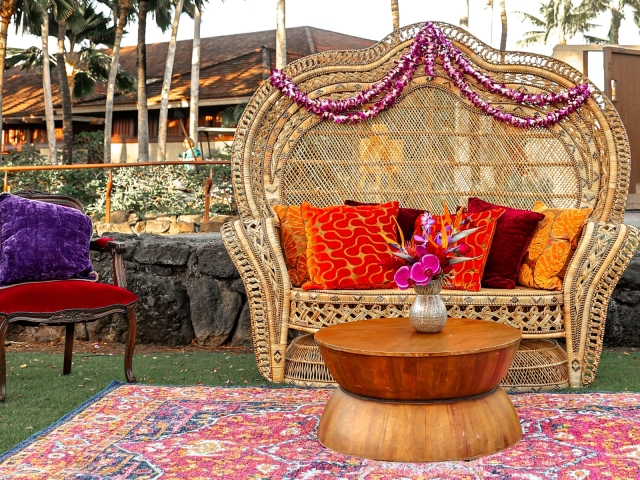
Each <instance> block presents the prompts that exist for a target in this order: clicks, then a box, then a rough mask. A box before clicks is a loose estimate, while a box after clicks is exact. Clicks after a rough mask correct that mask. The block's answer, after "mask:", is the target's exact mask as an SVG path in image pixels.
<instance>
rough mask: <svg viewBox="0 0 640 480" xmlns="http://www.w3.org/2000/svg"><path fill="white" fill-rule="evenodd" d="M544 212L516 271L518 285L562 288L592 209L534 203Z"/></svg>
mask: <svg viewBox="0 0 640 480" xmlns="http://www.w3.org/2000/svg"><path fill="white" fill-rule="evenodd" d="M533 210H534V211H535V212H540V213H542V214H543V215H544V220H542V221H541V222H540V224H539V225H538V228H537V230H536V232H535V233H534V235H533V239H532V240H531V244H530V245H529V248H528V249H527V253H526V255H525V257H524V261H523V263H522V265H521V266H520V272H519V273H518V284H519V285H523V286H525V287H532V288H541V289H544V290H562V280H563V279H564V274H565V272H566V270H567V266H568V265H569V262H570V260H571V257H572V256H573V252H574V251H575V248H576V246H577V242H578V240H579V239H580V234H581V233H582V227H583V225H584V222H585V221H586V220H587V217H588V216H589V214H590V213H591V212H592V209H591V208H580V209H578V208H567V209H560V208H548V207H547V206H546V205H545V204H544V203H542V202H536V203H535V205H534V207H533Z"/></svg>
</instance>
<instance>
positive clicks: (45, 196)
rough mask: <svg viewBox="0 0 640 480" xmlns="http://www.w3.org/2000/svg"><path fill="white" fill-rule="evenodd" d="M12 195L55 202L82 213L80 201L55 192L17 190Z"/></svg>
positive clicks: (82, 208)
mask: <svg viewBox="0 0 640 480" xmlns="http://www.w3.org/2000/svg"><path fill="white" fill-rule="evenodd" d="M14 195H16V196H18V197H22V198H28V199H29V200H38V201H40V202H47V203H55V204H57V205H64V206H66V207H71V208H75V209H76V210H80V211H81V212H82V213H84V207H83V206H82V203H80V202H79V201H78V200H76V199H75V198H72V197H67V196H66V195H57V194H55V193H44V192H37V191H35V190H19V191H17V192H15V193H14Z"/></svg>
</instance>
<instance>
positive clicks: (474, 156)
mask: <svg viewBox="0 0 640 480" xmlns="http://www.w3.org/2000/svg"><path fill="white" fill-rule="evenodd" d="M436 25H437V26H438V27H440V28H441V29H442V30H443V31H444V33H445V35H446V36H447V37H448V38H449V39H450V40H451V41H452V42H453V44H454V46H456V47H457V48H458V49H460V50H461V51H462V52H464V53H465V54H466V55H467V56H468V58H469V59H470V61H471V62H472V64H473V65H474V66H475V67H476V68H477V69H479V70H480V71H482V72H484V73H486V74H488V75H490V76H492V77H493V78H494V79H495V80H497V81H499V82H501V83H505V84H506V85H507V86H509V87H511V88H516V89H521V90H524V91H526V92H530V93H538V92H550V91H561V90H564V89H566V88H569V87H573V86H574V85H576V84H579V83H583V82H589V79H588V78H587V77H585V76H583V75H582V74H581V73H580V72H578V71H577V70H575V69H573V68H572V67H570V66H569V65H567V64H565V63H563V62H561V61H559V60H556V59H554V58H551V57H546V56H543V55H536V54H530V53H517V52H500V51H497V50H493V49H492V48H490V47H488V46H487V45H485V44H483V43H482V42H480V41H479V40H478V39H476V38H474V37H473V36H471V35H470V34H469V33H468V32H466V31H464V30H462V29H460V28H458V27H455V26H452V25H448V24H444V23H437V24H436ZM421 27H422V24H415V25H412V26H409V27H405V28H404V29H402V30H400V31H399V32H398V33H394V34H392V35H390V36H388V37H387V38H385V39H384V40H382V41H381V42H380V43H378V44H376V45H374V46H372V47H370V48H368V49H365V50H355V51H331V52H325V53H320V54H316V55H311V56H308V57H304V58H302V59H300V60H297V61H295V62H293V63H291V64H290V65H288V66H287V67H286V68H285V69H284V71H285V73H287V75H288V76H289V77H290V78H292V80H293V81H294V82H295V83H296V84H297V85H298V86H299V87H300V89H301V90H302V91H304V92H307V93H308V94H309V95H310V96H313V97H325V96H331V98H334V99H337V98H345V97H349V96H352V95H354V94H355V93H356V92H358V91H359V90H361V89H363V88H365V87H367V86H369V85H370V84H372V83H375V82H377V81H379V80H380V79H381V78H382V77H383V76H384V75H385V74H386V72H388V71H389V70H390V69H391V68H393V67H394V62H395V61H396V60H397V59H398V58H399V57H400V56H401V55H403V54H404V53H405V52H406V51H407V49H408V47H409V46H410V45H411V42H412V40H413V37H414V36H415V34H416V33H417V31H418V30H420V28H421ZM589 83H590V82H589ZM590 85H591V89H592V92H594V93H593V94H592V96H591V99H589V100H588V102H586V104H585V105H583V106H582V107H581V108H580V109H578V110H577V111H576V112H575V113H573V114H572V115H570V116H569V117H568V118H566V119H564V120H562V121H561V122H559V123H557V124H555V125H553V126H549V127H539V128H516V127H513V126H511V125H508V124H505V123H502V122H499V121H497V120H495V119H493V117H489V116H487V115H486V114H484V113H483V112H482V111H481V110H479V109H477V108H475V107H474V106H473V105H472V104H470V102H468V101H467V100H466V99H465V98H464V97H462V96H461V95H460V92H459V90H458V89H457V88H456V87H455V86H454V85H453V83H452V82H451V81H450V79H449V78H448V77H447V76H446V74H445V72H444V71H443V70H442V68H441V67H440V66H439V65H437V66H436V77H435V78H433V79H429V78H428V77H426V76H425V73H424V68H419V69H418V71H417V72H416V74H415V75H414V78H413V80H412V81H411V83H410V84H409V85H408V86H407V88H405V90H404V92H403V94H402V96H401V97H400V99H399V101H398V102H397V103H396V104H395V105H394V106H392V107H391V108H390V109H388V110H387V111H385V112H383V113H382V114H380V115H379V116H377V117H376V118H374V119H373V120H369V121H365V122H363V123H360V124H340V125H338V124H335V123H333V122H329V121H322V120H320V119H318V118H317V117H316V116H314V115H313V114H312V113H309V112H308V111H306V110H305V109H304V108H300V107H298V106H297V105H296V104H294V103H293V102H292V101H291V100H290V99H289V98H287V97H285V96H283V95H282V94H281V93H280V91H278V90H277V89H276V88H274V87H273V86H271V84H270V83H269V82H268V81H267V82H265V83H264V84H263V85H262V86H261V87H260V88H259V89H258V91H257V92H256V93H255V95H254V97H253V99H252V100H251V102H250V103H249V105H248V106H247V108H246V110H245V113H244V115H243V117H242V119H241V120H240V123H239V125H238V128H237V130H236V136H235V140H234V146H233V156H232V172H233V181H234V188H235V194H236V200H237V202H238V209H239V211H240V214H241V215H242V216H243V217H265V216H266V217H270V216H273V211H272V209H271V208H270V205H273V204H284V205H289V204H299V203H300V202H301V201H305V200H306V201H309V202H311V203H312V204H315V205H318V206H326V205H330V204H341V203H342V202H343V201H344V200H345V199H347V198H349V199H353V200H358V201H364V202H382V201H389V200H399V201H400V202H401V205H402V206H406V207H414V208H427V209H429V210H432V211H434V212H440V211H441V210H442V202H443V201H446V202H447V204H448V205H449V206H456V205H466V200H467V198H468V197H470V196H477V197H481V198H483V199H485V200H487V201H491V202H494V203H499V204H503V205H509V206H513V207H518V208H531V207H532V205H533V202H534V201H535V200H542V201H544V202H545V203H547V204H548V205H549V206H555V207H587V206H588V207H592V208H593V209H594V212H593V215H592V218H593V219H600V220H602V221H610V222H614V223H619V222H621V221H622V217H623V215H624V209H625V204H626V199H627V192H628V184H629V170H630V155H629V143H628V140H627V135H626V132H625V129H624V127H623V125H622V122H621V120H620V117H619V116H618V114H617V112H616V110H615V109H614V107H613V105H612V104H611V102H610V101H609V100H608V99H607V98H606V97H605V96H604V94H603V93H602V92H600V91H599V90H598V89H597V87H595V86H594V85H593V84H591V83H590ZM473 88H474V89H476V90H477V91H478V92H479V93H480V94H481V95H482V96H483V98H485V99H488V100H490V101H493V102H496V103H498V102H499V104H500V105H501V106H502V108H503V110H504V111H507V112H514V113H516V114H517V113H522V114H525V115H527V116H531V115H534V114H535V113H536V112H544V109H540V108H532V107H528V106H523V105H519V104H517V103H514V102H511V101H508V100H505V99H504V98H502V97H500V98H496V97H495V96H493V95H492V94H489V93H487V92H486V91H482V90H481V88H479V87H478V86H477V85H474V87H473ZM552 108H558V107H552Z"/></svg>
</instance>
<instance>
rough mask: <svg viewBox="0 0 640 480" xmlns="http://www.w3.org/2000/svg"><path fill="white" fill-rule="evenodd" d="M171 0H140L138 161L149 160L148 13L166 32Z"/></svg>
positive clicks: (169, 19)
mask: <svg viewBox="0 0 640 480" xmlns="http://www.w3.org/2000/svg"><path fill="white" fill-rule="evenodd" d="M169 6H170V3H169V0H138V50H137V61H136V64H137V70H138V161H139V162H148V161H149V108H148V106H147V44H146V37H147V15H148V13H149V12H152V13H153V15H154V17H155V21H156V25H157V26H158V27H159V28H160V30H162V31H163V32H165V31H166V30H167V29H168V28H169V27H170V26H171V12H170V8H169Z"/></svg>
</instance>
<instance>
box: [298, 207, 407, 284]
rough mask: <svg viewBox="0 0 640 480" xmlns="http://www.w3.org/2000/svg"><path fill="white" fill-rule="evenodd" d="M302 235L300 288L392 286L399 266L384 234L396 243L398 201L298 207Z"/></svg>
mask: <svg viewBox="0 0 640 480" xmlns="http://www.w3.org/2000/svg"><path fill="white" fill-rule="evenodd" d="M300 211H301V212H302V218H303V220H304V224H305V231H306V233H307V241H308V243H307V266H308V269H309V281H308V282H306V283H304V284H303V285H302V288H303V289H304V290H338V289H342V290H363V289H373V288H392V287H393V286H394V285H395V282H394V281H393V275H394V273H395V271H396V269H397V268H398V267H399V266H400V263H399V262H398V261H397V259H396V257H395V256H393V255H392V254H391V251H390V248H389V245H388V244H387V242H386V240H385V238H384V237H385V236H387V237H389V238H391V239H396V238H397V233H396V231H397V227H396V223H395V222H394V221H393V217H397V215H398V202H389V203H383V204H381V205H376V206H361V207H349V206H346V205H340V206H334V207H326V208H318V207H314V206H312V205H310V204H308V203H306V202H304V203H303V204H302V205H301V206H300Z"/></svg>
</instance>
